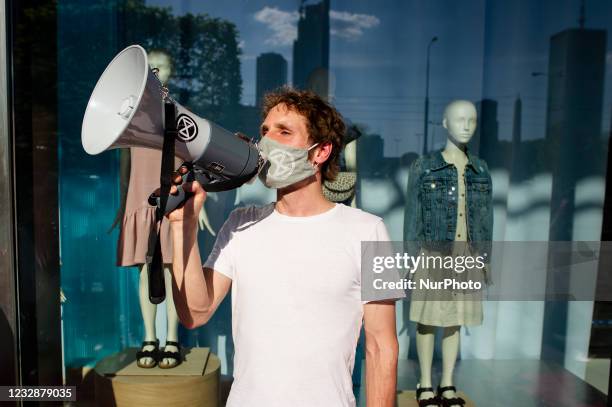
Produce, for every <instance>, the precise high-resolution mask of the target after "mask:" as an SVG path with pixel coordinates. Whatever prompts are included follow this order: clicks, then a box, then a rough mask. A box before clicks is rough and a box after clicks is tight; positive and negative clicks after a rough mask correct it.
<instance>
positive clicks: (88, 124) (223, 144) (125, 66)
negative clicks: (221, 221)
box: [81, 45, 263, 213]
mask: <svg viewBox="0 0 612 407" xmlns="http://www.w3.org/2000/svg"><path fill="white" fill-rule="evenodd" d="M168 102H170V103H172V104H174V106H175V107H176V109H175V112H176V117H175V126H176V137H175V143H174V154H175V155H176V156H177V157H179V158H180V159H182V160H184V161H185V162H187V163H191V164H192V168H191V170H190V171H189V173H188V174H185V176H183V180H194V179H195V180H197V181H198V182H200V184H202V186H203V187H204V189H205V190H207V191H224V190H228V189H233V188H237V187H239V186H240V185H242V184H244V183H245V182H247V181H249V180H251V179H252V178H253V177H254V176H255V175H257V172H258V171H259V169H260V168H261V166H262V164H263V159H262V158H261V156H260V154H259V151H258V149H257V146H256V145H255V144H254V143H252V142H251V140H249V139H248V138H246V137H244V136H239V135H236V134H234V133H232V132H230V131H228V130H225V129H224V128H222V127H220V126H218V125H216V124H215V123H213V122H211V121H209V120H206V119H203V118H201V117H198V116H197V115H195V114H194V113H192V112H191V111H189V110H188V109H186V108H184V107H183V106H181V105H180V104H179V103H176V102H175V101H174V100H172V99H171V98H170V97H169V96H168V95H167V89H166V88H165V87H164V86H163V85H162V83H161V82H160V81H159V79H158V78H157V75H155V73H153V71H152V70H151V69H150V68H149V63H148V58H147V53H146V51H145V50H144V49H143V48H142V47H141V46H139V45H132V46H129V47H127V48H126V49H124V50H123V51H121V52H120V53H119V54H117V56H115V58H114V59H113V60H112V61H111V62H110V64H109V65H108V66H107V67H106V69H105V70H104V73H103V74H102V76H101V77H100V79H99V80H98V83H97V84H96V87H95V88H94V90H93V92H92V94H91V97H90V99H89V103H88V104H87V109H86V110H85V116H84V118H83V127H82V130H81V141H82V143H83V148H84V149H85V151H86V152H87V153H89V154H92V155H93V154H99V153H101V152H103V151H106V150H109V149H113V148H121V147H148V148H153V149H156V150H163V145H164V130H165V126H164V113H165V109H164V106H165V103H168ZM172 127H174V126H172ZM178 190H179V194H178V195H170V196H169V197H168V202H167V203H166V206H165V209H166V210H165V212H166V213H168V212H170V211H171V210H173V209H174V208H176V207H177V206H179V205H180V204H181V203H182V202H183V201H184V200H185V196H184V191H183V188H178Z"/></svg>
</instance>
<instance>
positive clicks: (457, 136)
mask: <svg viewBox="0 0 612 407" xmlns="http://www.w3.org/2000/svg"><path fill="white" fill-rule="evenodd" d="M476 120H477V114H476V106H474V104H473V103H472V102H470V101H468V100H454V101H452V102H451V103H450V104H449V105H448V106H446V109H444V120H443V121H442V125H443V126H444V128H445V129H446V130H447V131H448V138H449V140H450V141H452V142H453V143H454V144H457V145H464V144H467V143H468V142H469V141H470V139H471V138H472V136H473V135H474V132H475V131H476Z"/></svg>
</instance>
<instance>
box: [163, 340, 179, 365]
mask: <svg viewBox="0 0 612 407" xmlns="http://www.w3.org/2000/svg"><path fill="white" fill-rule="evenodd" d="M168 345H171V346H176V348H177V349H178V351H177V352H171V351H167V350H166V346H168ZM158 357H159V359H158V361H159V362H160V363H159V368H160V369H172V368H173V367H177V366H178V365H180V364H181V363H182V362H183V358H182V357H181V345H180V344H179V343H178V342H174V341H166V345H164V350H162V351H159V356H158ZM164 359H174V360H175V361H176V364H171V365H170V366H163V365H162V364H161V362H162V361H163V360H164Z"/></svg>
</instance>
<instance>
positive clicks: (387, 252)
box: [362, 219, 406, 304]
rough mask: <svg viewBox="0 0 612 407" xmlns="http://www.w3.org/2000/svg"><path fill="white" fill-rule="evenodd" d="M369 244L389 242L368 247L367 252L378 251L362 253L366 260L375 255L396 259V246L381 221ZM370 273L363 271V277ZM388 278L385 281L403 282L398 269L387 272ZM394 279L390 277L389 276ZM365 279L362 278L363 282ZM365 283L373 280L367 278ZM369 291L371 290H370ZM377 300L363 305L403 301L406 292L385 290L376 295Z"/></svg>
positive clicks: (377, 224)
mask: <svg viewBox="0 0 612 407" xmlns="http://www.w3.org/2000/svg"><path fill="white" fill-rule="evenodd" d="M366 241H367V242H388V244H380V245H376V247H374V245H368V246H367V247H366V249H365V250H366V251H367V250H371V251H376V253H372V252H370V253H362V256H364V255H365V256H366V258H371V257H373V256H374V255H376V256H390V257H394V255H395V253H394V252H395V250H394V244H393V242H391V238H390V237H389V232H388V231H387V227H386V226H385V222H384V221H383V220H382V219H380V220H379V221H378V222H377V223H376V226H375V227H374V231H373V233H371V234H370V237H369V238H368V239H367V240H366ZM378 251H381V252H382V253H378ZM364 272H365V273H370V272H371V270H362V275H363V273H364ZM386 273H388V274H387V277H386V278H385V280H389V279H390V280H393V281H398V282H399V281H400V280H401V276H400V273H399V271H398V270H397V269H391V270H387V271H386ZM390 275H391V276H392V277H389V276H390ZM363 280H364V279H363V278H362V281H363ZM365 281H372V280H371V278H366V279H365ZM368 291H369V288H368ZM363 293H364V290H363V289H362V295H363ZM376 297H377V298H376V299H368V300H365V301H363V300H362V303H363V304H367V303H368V302H372V301H387V300H401V299H403V298H405V297H406V293H405V291H404V290H401V289H385V290H384V291H383V292H377V293H376Z"/></svg>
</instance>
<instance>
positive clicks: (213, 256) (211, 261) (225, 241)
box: [203, 212, 236, 280]
mask: <svg viewBox="0 0 612 407" xmlns="http://www.w3.org/2000/svg"><path fill="white" fill-rule="evenodd" d="M235 219H236V217H235V216H234V212H232V213H231V214H230V216H229V217H228V218H227V220H226V221H225V223H224V224H223V226H222V227H221V230H219V234H218V235H217V239H216V240H215V245H214V246H213V248H212V250H211V252H210V254H209V255H208V259H206V262H205V263H204V266H203V267H204V268H210V269H213V270H215V271H217V272H219V273H221V274H223V275H224V276H226V277H228V278H230V279H232V280H233V279H234V265H235V261H234V257H233V255H232V243H233V242H232V237H233V231H234V230H235V225H234V224H235Z"/></svg>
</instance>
